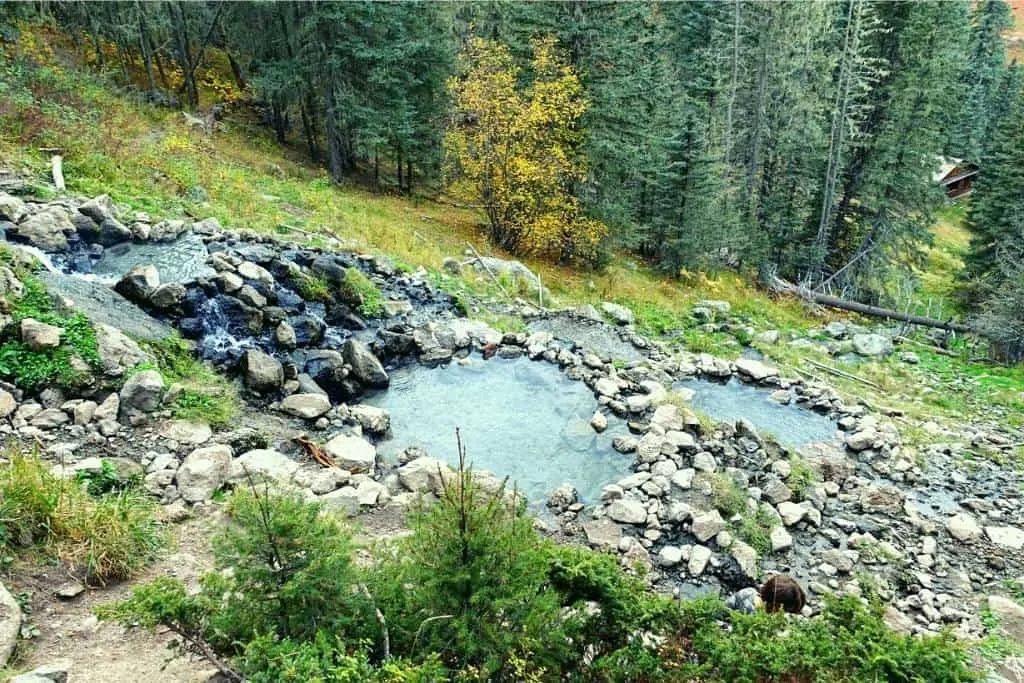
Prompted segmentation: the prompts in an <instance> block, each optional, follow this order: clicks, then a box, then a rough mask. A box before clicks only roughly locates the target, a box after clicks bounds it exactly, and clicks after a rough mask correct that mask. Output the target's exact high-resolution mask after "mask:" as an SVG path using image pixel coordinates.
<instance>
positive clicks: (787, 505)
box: [777, 501, 807, 526]
mask: <svg viewBox="0 0 1024 683" xmlns="http://www.w3.org/2000/svg"><path fill="white" fill-rule="evenodd" d="M777 508H778V511H779V516H780V517H782V523H783V524H785V525H786V526H793V525H794V524H796V523H798V522H799V521H800V520H802V519H803V518H804V517H805V516H806V515H807V508H805V507H804V506H802V505H798V504H796V503H791V502H789V501H784V502H782V503H779V504H778V506H777Z"/></svg>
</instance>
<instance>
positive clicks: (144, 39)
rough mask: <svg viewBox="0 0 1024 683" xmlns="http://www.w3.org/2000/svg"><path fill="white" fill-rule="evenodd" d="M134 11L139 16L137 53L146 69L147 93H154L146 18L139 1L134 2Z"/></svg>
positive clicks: (151, 58) (154, 82)
mask: <svg viewBox="0 0 1024 683" xmlns="http://www.w3.org/2000/svg"><path fill="white" fill-rule="evenodd" d="M135 11H136V12H137V13H138V15H139V52H141V53H142V61H143V63H144V64H145V67H146V85H147V86H148V87H149V92H154V91H155V90H156V81H155V80H154V79H153V55H152V54H150V51H149V42H150V41H149V31H148V30H147V28H146V18H145V16H144V14H143V12H144V11H145V10H144V9H143V7H142V3H140V2H139V0H135Z"/></svg>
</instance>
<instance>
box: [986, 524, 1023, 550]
mask: <svg viewBox="0 0 1024 683" xmlns="http://www.w3.org/2000/svg"><path fill="white" fill-rule="evenodd" d="M985 535H986V536H988V539H989V540H990V541H992V542H993V543H995V544H996V545H999V546H1003V547H1004V548H1013V549H1014V550H1020V549H1021V548H1024V531H1021V530H1020V529H1018V528H1016V527H1012V526H987V527H985Z"/></svg>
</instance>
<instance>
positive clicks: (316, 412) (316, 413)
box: [281, 394, 331, 420]
mask: <svg viewBox="0 0 1024 683" xmlns="http://www.w3.org/2000/svg"><path fill="white" fill-rule="evenodd" d="M330 409H331V401H330V399H329V398H327V396H326V395H324V394H292V395H291V396H287V397H285V399H284V400H283V401H281V410H282V411H283V412H286V413H288V414H289V415H294V416H295V417H301V418H304V419H306V420H312V419H313V418H317V417H320V416H321V415H323V414H324V413H326V412H327V411H328V410H330Z"/></svg>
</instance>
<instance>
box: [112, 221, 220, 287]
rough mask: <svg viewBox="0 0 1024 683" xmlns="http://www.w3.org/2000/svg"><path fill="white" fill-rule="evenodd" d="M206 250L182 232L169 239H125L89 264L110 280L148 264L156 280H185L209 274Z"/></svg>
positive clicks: (163, 281) (200, 241)
mask: <svg viewBox="0 0 1024 683" xmlns="http://www.w3.org/2000/svg"><path fill="white" fill-rule="evenodd" d="M208 256H209V253H208V252H207V250H206V245H205V244H203V240H202V239H201V238H200V237H199V236H198V235H194V234H192V233H190V232H189V233H185V234H184V235H182V236H181V237H179V238H178V239H176V240H174V241H173V242H142V243H135V242H125V243H123V244H117V245H114V246H113V247H109V248H107V249H105V250H104V251H103V255H102V256H101V257H100V258H99V260H98V261H96V263H95V264H93V266H92V272H93V273H94V274H95V275H98V276H100V277H105V278H109V279H110V280H112V281H116V280H118V279H120V277H121V276H122V275H124V274H125V273H127V272H128V271H129V270H131V269H132V268H133V267H134V266H144V265H152V266H155V267H156V269H157V272H159V273H160V282H161V283H167V282H185V281H186V280H192V279H195V278H197V277H212V276H213V275H214V274H215V272H214V270H213V269H212V268H210V267H209V266H208V265H206V259H207V257H208Z"/></svg>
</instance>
